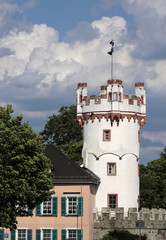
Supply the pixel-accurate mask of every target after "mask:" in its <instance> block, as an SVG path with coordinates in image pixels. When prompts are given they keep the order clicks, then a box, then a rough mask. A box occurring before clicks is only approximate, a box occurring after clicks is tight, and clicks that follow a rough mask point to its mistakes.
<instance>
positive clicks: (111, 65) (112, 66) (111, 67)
mask: <svg viewBox="0 0 166 240" xmlns="http://www.w3.org/2000/svg"><path fill="white" fill-rule="evenodd" d="M112 79H113V53H112V56H111V80H112Z"/></svg>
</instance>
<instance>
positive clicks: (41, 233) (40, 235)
mask: <svg viewBox="0 0 166 240" xmlns="http://www.w3.org/2000/svg"><path fill="white" fill-rule="evenodd" d="M57 236H58V231H57V229H36V240H57V239H58V238H57Z"/></svg>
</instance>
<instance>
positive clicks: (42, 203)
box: [41, 198, 52, 216]
mask: <svg viewBox="0 0 166 240" xmlns="http://www.w3.org/2000/svg"><path fill="white" fill-rule="evenodd" d="M48 202H51V213H44V203H48ZM41 210H42V211H41V213H42V215H49V216H50V215H52V198H50V200H49V201H44V202H42V208H41Z"/></svg>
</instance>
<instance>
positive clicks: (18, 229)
mask: <svg viewBox="0 0 166 240" xmlns="http://www.w3.org/2000/svg"><path fill="white" fill-rule="evenodd" d="M20 230H25V234H26V239H25V240H27V239H28V238H27V237H28V236H27V230H28V228H17V230H16V240H18V231H20Z"/></svg>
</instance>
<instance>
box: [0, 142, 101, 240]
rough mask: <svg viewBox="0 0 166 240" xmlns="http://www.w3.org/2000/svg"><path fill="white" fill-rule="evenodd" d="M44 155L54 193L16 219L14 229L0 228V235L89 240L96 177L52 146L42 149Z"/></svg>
mask: <svg viewBox="0 0 166 240" xmlns="http://www.w3.org/2000/svg"><path fill="white" fill-rule="evenodd" d="M45 155H46V156H47V157H48V158H50V159H51V161H52V164H53V174H54V177H53V185H54V189H53V190H54V192H55V193H54V194H53V195H52V197H51V199H50V200H49V201H47V202H43V203H42V204H40V205H38V206H37V207H36V209H34V210H33V215H32V216H20V217H18V218H17V221H18V225H17V229H16V230H13V231H12V232H10V231H9V230H3V229H1V231H0V235H1V236H2V235H3V233H4V232H5V233H8V234H9V235H8V236H9V239H11V240H62V239H63V240H65V239H75V240H91V239H93V207H94V206H95V193H96V187H97V185H98V184H99V178H98V177H97V176H95V175H94V174H93V173H92V172H90V171H89V170H88V169H85V168H81V167H80V166H79V165H78V164H76V163H75V162H73V161H72V160H70V159H68V158H67V157H66V156H64V155H63V154H62V153H61V152H60V151H59V150H57V149H55V148H54V147H52V146H48V147H47V148H46V152H45ZM29 214H30V215H31V214H32V211H29ZM0 239H1V238H0ZM3 239H4V237H2V239H1V240H3Z"/></svg>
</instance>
